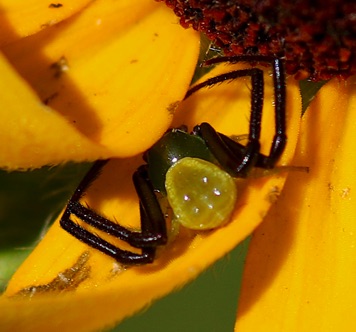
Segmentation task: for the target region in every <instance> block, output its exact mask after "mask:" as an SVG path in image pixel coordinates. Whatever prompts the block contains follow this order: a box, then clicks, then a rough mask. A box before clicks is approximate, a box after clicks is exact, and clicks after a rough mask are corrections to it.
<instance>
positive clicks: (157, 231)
mask: <svg viewBox="0 0 356 332" xmlns="http://www.w3.org/2000/svg"><path fill="white" fill-rule="evenodd" d="M106 162H107V161H106V160H99V161H97V162H95V163H94V165H93V166H92V168H91V169H90V170H89V172H88V173H87V174H86V176H85V177H84V179H83V180H82V182H81V183H80V184H79V186H78V188H77V189H76V191H75V193H74V195H73V196H72V198H71V199H70V201H69V202H68V205H67V207H66V209H65V211H64V213H63V215H62V218H61V220H60V225H61V227H62V228H63V229H65V230H66V231H67V232H68V233H70V234H71V235H73V236H74V237H75V238H77V239H78V240H80V241H82V242H84V243H86V244H88V245H89V246H91V247H93V248H95V249H98V250H100V251H101V252H103V253H105V254H107V255H109V256H111V257H113V258H115V259H116V260H117V261H118V262H120V263H122V264H125V265H139V264H147V263H151V262H152V261H153V260H154V258H155V252H156V247H157V246H159V245H163V244H165V243H166V242H167V231H166V224H165V219H164V216H163V213H162V212H161V210H160V206H159V203H158V200H157V198H156V196H155V193H154V191H153V189H152V187H151V185H150V183H149V181H148V180H147V176H146V174H145V170H144V167H141V168H139V169H138V170H137V171H136V172H135V173H134V176H133V180H134V184H135V187H136V191H137V193H138V196H139V199H140V214H141V229H142V232H134V231H131V230H129V229H127V228H125V227H123V226H120V225H118V224H116V223H114V222H112V221H110V220H108V219H106V218H104V217H102V216H100V215H99V214H97V213H96V212H94V211H93V210H91V209H89V208H87V207H85V206H83V205H82V204H81V203H80V202H79V200H80V199H81V198H82V197H83V195H84V194H85V192H86V190H87V188H88V187H89V185H90V184H91V183H92V182H93V181H94V180H95V179H96V178H97V176H98V175H99V174H100V171H101V169H102V167H103V166H104V165H105V164H106ZM71 215H75V216H76V217H78V218H79V219H81V220H82V221H84V222H85V223H87V224H88V225H91V226H93V227H95V228H96V229H99V230H101V231H104V232H106V233H108V234H109V235H112V236H114V237H117V238H120V239H121V240H123V241H126V242H127V243H129V244H130V245H131V246H133V247H136V248H140V249H141V250H142V253H141V254H137V253H134V252H131V251H127V250H122V249H119V248H118V247H116V246H114V245H112V244H111V243H109V242H107V241H106V240H104V239H103V238H101V237H99V236H98V235H96V234H93V233H90V232H89V231H88V230H86V229H84V228H83V227H82V226H80V225H78V224H77V223H75V222H74V221H73V220H71Z"/></svg>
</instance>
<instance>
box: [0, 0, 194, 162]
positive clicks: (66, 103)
mask: <svg viewBox="0 0 356 332" xmlns="http://www.w3.org/2000/svg"><path fill="white" fill-rule="evenodd" d="M172 20H174V16H173V14H172V13H170V11H169V10H168V9H167V8H165V7H164V6H162V5H161V4H157V3H155V2H154V1H151V0H144V1H143V0H140V1H138V0H136V1H126V0H120V1H113V0H111V1H100V0H98V1H95V2H94V3H93V4H91V5H90V6H88V7H87V8H86V9H85V10H83V11H81V12H80V13H79V14H78V15H75V16H72V17H71V18H69V19H67V20H65V21H63V22H61V23H59V24H57V25H55V26H52V27H49V28H47V29H45V30H43V31H41V32H39V33H37V34H35V35H33V36H30V37H28V38H24V39H21V40H18V41H17V42H14V43H12V44H10V45H7V46H6V47H4V48H3V49H2V51H3V53H4V55H5V56H6V57H7V59H8V61H9V62H10V63H11V64H12V65H13V66H14V68H15V69H16V70H17V71H18V72H19V73H20V75H21V76H22V77H23V78H25V80H26V82H27V83H28V84H29V85H30V86H31V88H32V89H33V90H34V91H35V92H36V93H37V95H38V96H39V98H40V100H38V101H37V104H38V107H37V108H36V109H33V108H29V107H28V105H27V104H26V101H24V100H22V99H19V98H18V99H16V98H15V99H14V98H13V99H9V100H7V99H4V101H3V102H2V104H1V107H2V109H4V110H5V112H6V120H7V123H15V122H16V121H18V119H22V118H25V119H26V121H18V123H17V126H14V127H9V128H8V129H7V130H5V132H4V133H2V135H3V139H4V140H9V141H11V142H12V147H11V148H12V150H11V155H7V154H5V152H1V158H3V161H1V163H0V165H1V166H2V167H6V168H15V167H17V168H28V167H38V166H41V165H44V164H55V163H59V162H64V161H68V160H74V161H83V160H93V159H98V158H107V157H113V156H120V157H123V156H132V155H135V154H137V153H139V152H142V151H143V150H145V149H147V148H148V147H149V146H150V145H152V144H153V142H154V141H156V140H157V139H158V137H159V136H160V135H162V133H163V132H164V131H165V130H166V129H167V127H168V126H169V124H170V122H171V121H172V113H173V109H172V107H171V105H172V104H174V103H176V102H177V101H178V100H181V99H182V98H183V96H184V93H185V90H186V89H187V86H188V85H189V82H190V80H191V76H192V73H193V71H194V67H195V59H196V58H197V54H198V48H199V39H198V36H197V34H196V33H194V32H192V31H188V30H183V29H181V28H180V27H179V26H178V25H177V24H174V23H172ZM182 44H184V47H182ZM3 80H4V82H3V83H2V84H4V85H6V77H3ZM8 90H9V89H5V91H8ZM3 91H4V90H3ZM9 93H10V94H12V95H13V97H15V93H14V92H13V91H10V92H9ZM4 98H5V97H4ZM31 98H32V101H33V102H32V104H33V103H34V102H35V97H34V96H33V97H31ZM41 102H42V103H43V104H45V105H46V106H48V107H51V109H52V110H55V111H56V112H57V113H58V114H60V115H61V116H62V117H63V118H64V119H65V120H66V122H67V126H68V127H70V128H68V130H66V131H64V132H63V131H61V130H60V128H62V127H61V126H59V128H58V129H56V127H55V126H52V127H50V126H49V125H48V124H47V122H46V121H44V120H43V121H39V120H38V119H41V118H42V113H43V110H44V109H46V108H45V107H43V105H41ZM47 110H48V109H47ZM32 119H33V120H32ZM23 122H25V123H23ZM62 122H63V121H62ZM73 129H74V130H76V131H77V134H76V135H75V136H73V137H72V136H71V135H70V134H69V132H71V131H73ZM23 131H25V132H30V134H28V135H27V136H24V135H23ZM46 131H51V133H50V134H49V135H48V136H50V137H47V135H45V132H46ZM31 136H33V137H36V138H35V140H37V141H38V144H37V145H36V146H33V145H32V140H31V139H26V138H29V137H31ZM64 136H65V140H71V141H72V144H73V145H72V147H70V145H69V144H68V145H67V146H66V148H65V149H62V148H61V147H60V146H61V145H62V141H63V137H64ZM79 136H84V140H83V139H79V140H78V137H79ZM83 141H91V142H92V145H93V148H92V149H90V148H87V146H86V145H85V144H86V143H85V142H83ZM57 147H58V149H57ZM78 149H81V150H82V152H81V153H77V150H78ZM62 150H64V151H65V150H68V153H60V152H62ZM23 151H26V157H27V158H24V156H23V155H22V152H23ZM36 151H39V153H36ZM13 158H15V159H13Z"/></svg>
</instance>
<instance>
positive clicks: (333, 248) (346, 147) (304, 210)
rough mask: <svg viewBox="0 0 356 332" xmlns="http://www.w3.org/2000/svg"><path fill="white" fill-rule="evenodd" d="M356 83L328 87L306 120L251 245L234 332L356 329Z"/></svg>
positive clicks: (315, 101)
mask: <svg viewBox="0 0 356 332" xmlns="http://www.w3.org/2000/svg"><path fill="white" fill-rule="evenodd" d="M355 87H356V85H355V77H353V78H351V79H349V80H348V81H346V82H344V81H338V80H333V81H331V82H329V83H328V84H327V85H325V86H324V87H323V88H322V89H321V90H320V92H319V93H318V95H317V96H316V98H315V100H314V101H313V102H312V104H311V106H310V107H309V109H308V110H307V112H306V114H305V116H304V117H303V124H302V129H301V135H300V136H301V137H300V142H299V145H298V148H297V155H296V157H295V159H294V161H293V163H294V164H299V165H305V166H309V167H310V173H309V174H308V175H307V174H298V173H290V174H289V176H288V180H287V182H286V185H285V187H284V190H283V192H282V195H281V197H280V199H279V200H278V202H277V204H276V205H275V206H274V207H273V208H272V209H271V210H270V213H269V214H268V217H267V218H266V220H265V221H264V222H263V224H262V225H261V226H260V227H259V228H258V229H257V231H256V232H255V233H254V236H253V239H252V241H251V244H250V249H249V254H248V259H247V262H246V269H245V272H244V278H243V285H242V293H241V296H240V299H239V309H238V317H237V323H236V327H235V329H236V331H289V332H292V331H353V330H354V329H355V326H356V321H355V319H354V318H353V317H354V312H355V301H356V295H355V294H356V283H355V275H356V240H355V234H356V223H355V216H356V210H355V202H354V196H355V190H356V176H355V168H356V153H355V147H354V142H355V141H356V136H355V135H356V89H355Z"/></svg>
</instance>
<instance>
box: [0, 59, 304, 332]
mask: <svg viewBox="0 0 356 332" xmlns="http://www.w3.org/2000/svg"><path fill="white" fill-rule="evenodd" d="M232 68H241V66H236V65H235V66H232V67H228V66H224V65H222V66H219V67H218V68H216V69H215V70H213V71H212V72H211V73H210V74H209V75H210V76H215V75H217V74H219V73H222V72H227V71H229V70H231V69H232ZM266 77H267V75H266ZM267 81H268V82H267V83H268V84H266V99H265V106H264V118H263V139H262V140H261V141H262V142H263V150H268V149H269V148H270V142H271V137H272V136H273V134H274V107H273V100H272V97H271V96H272V91H273V88H272V84H271V82H270V79H268V80H267ZM300 110H301V101H300V96H299V89H298V86H297V84H296V83H295V82H293V81H290V82H289V85H288V124H289V126H288V137H289V140H288V145H287V148H286V151H285V153H284V154H283V156H282V158H281V161H280V162H281V164H282V165H285V164H289V163H290V160H291V158H292V156H293V153H294V148H295V145H296V140H297V134H298V128H299V125H298V123H299V118H300ZM249 113H250V82H249V79H247V78H246V79H239V80H235V81H234V82H230V83H229V84H222V85H220V86H214V87H213V88H212V89H204V90H201V91H199V92H197V93H196V94H194V95H193V96H192V97H190V98H189V99H188V100H186V101H185V102H183V103H182V104H181V106H180V108H179V110H178V111H177V119H175V125H178V124H179V125H181V124H186V125H188V126H189V127H192V126H193V125H195V124H197V123H200V122H202V121H208V122H210V123H211V124H212V125H213V126H214V127H216V128H217V129H218V130H219V131H221V132H224V133H227V134H229V135H230V134H242V133H246V132H247V128H248V119H249ZM142 163H143V161H142V159H141V157H136V158H131V159H124V160H112V161H110V162H109V164H108V165H107V166H106V167H105V169H104V171H103V173H102V174H101V175H100V177H99V178H98V179H97V180H96V181H95V182H94V183H93V184H92V186H91V187H90V188H89V190H88V192H87V194H86V195H85V197H84V198H83V200H84V202H83V204H85V205H88V206H90V207H91V208H92V209H94V210H96V211H100V214H102V215H105V216H107V217H108V218H110V219H111V220H117V222H119V223H120V224H121V225H125V226H129V227H134V228H137V227H139V226H138V225H139V209H138V201H137V197H136V193H135V191H134V188H133V185H132V183H131V175H132V173H133V172H134V170H135V169H136V168H137V167H138V166H139V165H140V164H142ZM285 177H286V174H285V173H283V172H278V173H274V174H273V175H269V176H266V177H259V178H253V179H249V180H248V181H247V182H246V183H245V184H246V186H245V188H244V190H243V191H242V193H241V195H240V197H239V198H238V202H237V207H236V210H235V211H234V212H233V217H232V221H231V222H230V223H228V224H227V225H225V226H224V227H221V228H219V229H217V230H214V231H208V232H195V231H188V230H184V229H183V228H182V229H181V230H180V232H179V233H178V235H177V236H176V238H175V239H174V240H173V241H171V242H170V243H169V244H168V245H167V246H165V247H162V248H160V250H159V252H158V257H157V259H156V260H155V261H154V263H153V264H150V265H145V266H140V267H131V268H127V269H126V268H124V267H123V266H121V265H120V264H118V263H117V262H115V261H114V260H113V259H111V258H109V257H107V256H105V255H103V254H102V253H100V252H97V251H95V250H93V249H91V248H89V247H88V246H86V245H85V244H83V243H81V242H80V241H78V240H76V239H75V238H73V237H72V236H70V235H69V234H67V233H66V232H65V231H64V230H62V229H61V228H60V226H59V223H58V220H57V221H56V222H55V224H54V225H53V227H52V228H51V229H50V230H49V232H48V234H47V235H46V236H45V238H44V239H43V240H42V241H41V243H40V244H39V245H38V247H37V248H36V249H35V250H34V251H33V253H32V254H31V255H30V257H29V258H28V260H27V261H26V262H25V263H24V264H23V265H22V266H21V267H20V268H19V269H18V271H17V272H16V274H15V275H14V277H13V279H12V280H11V281H10V283H9V285H8V288H7V291H6V292H5V294H4V295H3V297H2V298H1V301H0V309H1V310H0V321H2V322H4V324H6V325H5V326H6V327H7V328H8V329H10V328H16V329H17V330H22V329H24V328H25V327H26V328H28V324H30V325H31V327H32V328H33V329H34V330H35V329H46V328H49V327H51V326H55V327H56V328H57V329H61V330H63V331H66V330H68V331H69V330H73V329H75V330H79V331H81V330H85V329H99V328H102V327H104V326H110V325H112V324H114V323H116V322H119V321H120V320H122V319H123V318H125V317H127V316H129V315H132V314H134V313H135V312H137V311H138V310H140V309H142V308H144V307H145V306H147V305H148V304H150V303H151V302H152V301H153V300H155V299H157V298H159V297H162V296H164V295H165V294H167V293H169V292H171V291H173V290H174V289H176V288H178V287H181V286H182V285H184V284H185V283H187V282H188V281H190V280H192V279H193V278H195V277H196V276H197V275H198V274H199V273H200V272H202V271H203V270H204V269H205V268H207V267H208V266H209V265H210V264H212V263H213V262H214V261H216V260H217V259H219V258H220V257H222V256H223V255H225V254H226V253H227V252H229V251H230V250H231V249H233V248H234V247H235V246H236V244H237V243H239V242H240V241H242V240H243V239H244V238H245V237H246V236H247V235H248V234H250V233H251V232H252V230H253V229H254V228H255V227H256V226H257V225H258V224H259V223H260V222H261V221H262V219H263V217H264V216H265V214H266V213H267V210H268V208H269V207H270V205H271V204H272V202H274V201H275V199H276V195H278V191H279V190H281V187H282V185H283V183H284V180H285ZM78 222H79V221H78ZM92 231H93V232H96V233H98V232H99V231H98V230H92ZM101 235H102V236H104V237H105V236H106V235H105V234H101ZM106 239H108V240H110V241H111V242H112V243H115V244H116V245H118V246H121V247H125V243H122V242H120V241H118V240H117V239H110V237H107V236H106ZM126 246H127V245H126ZM73 290H74V291H73ZM29 298H30V299H31V300H30V301H29ZM82 302H83V303H85V304H84V306H83V305H81V303H82ZM27 307H28V308H29V310H27V309H26V308H27ZM16 309H17V316H16V319H15V318H14V316H13V315H12V312H13V310H16ZM19 315H21V319H20V318H19ZM40 315H41V319H39V316H40ZM84 317H85V318H84Z"/></svg>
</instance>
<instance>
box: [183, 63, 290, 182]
mask: <svg viewBox="0 0 356 332" xmlns="http://www.w3.org/2000/svg"><path fill="white" fill-rule="evenodd" d="M240 61H244V62H266V63H269V64H272V68H273V83H274V98H275V135H274V138H273V141H272V145H271V149H270V153H269V155H268V156H264V155H262V154H261V153H260V143H259V139H260V133H261V119H262V108H263V93H264V81H263V71H262V70H261V69H258V68H251V69H241V70H235V71H232V72H229V73H226V74H222V75H219V76H216V77H213V78H211V79H208V80H207V81H205V82H202V83H200V84H198V85H196V86H194V87H193V88H192V89H190V90H189V91H188V92H187V94H186V98H187V97H189V96H190V95H191V94H192V93H194V92H196V91H197V90H199V89H201V88H203V87H206V86H212V85H214V84H217V83H221V82H224V81H229V80H233V79H236V78H239V77H243V76H250V77H251V85H252V88H251V115H250V123H249V135H248V143H247V145H246V146H242V145H241V144H239V143H237V142H235V141H233V140H231V139H229V138H228V137H226V136H224V135H222V134H219V133H217V132H216V131H215V130H214V129H213V128H212V127H211V126H210V125H209V124H207V123H203V124H201V125H200V126H196V127H195V128H194V131H193V132H194V133H195V134H197V135H199V136H201V137H202V138H203V139H204V140H205V142H206V144H207V146H208V147H209V149H210V150H211V151H212V153H213V154H214V155H215V157H216V159H217V160H218V161H219V163H220V164H221V165H222V167H223V168H225V169H226V170H227V171H228V172H229V173H230V174H232V175H233V176H237V177H246V176H247V174H248V172H249V170H250V169H251V168H252V167H262V168H272V167H274V165H275V163H276V162H277V161H278V159H279V157H280V156H281V154H282V153H283V151H284V148H285V145H286V141H287V137H286V125H285V122H286V119H285V105H286V90H285V75H284V66H283V61H282V60H281V59H275V58H271V57H265V56H232V57H221V58H214V59H211V60H208V61H207V62H206V64H208V65H211V64H216V63H221V62H229V63H236V62H240Z"/></svg>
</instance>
